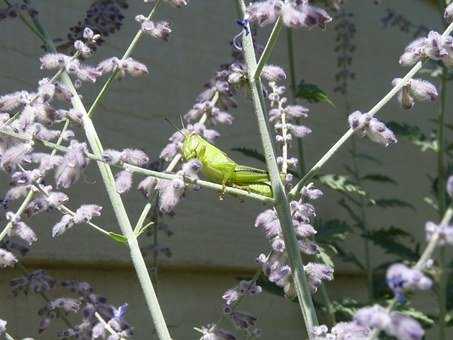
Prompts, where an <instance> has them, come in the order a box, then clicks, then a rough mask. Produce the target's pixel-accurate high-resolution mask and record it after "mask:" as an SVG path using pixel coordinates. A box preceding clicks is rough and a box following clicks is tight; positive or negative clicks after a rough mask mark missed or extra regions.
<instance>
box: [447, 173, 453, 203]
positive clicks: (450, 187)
mask: <svg viewBox="0 0 453 340" xmlns="http://www.w3.org/2000/svg"><path fill="white" fill-rule="evenodd" d="M447 193H448V196H450V197H452V198H453V176H450V177H448V181H447Z"/></svg>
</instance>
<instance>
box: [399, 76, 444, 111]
mask: <svg viewBox="0 0 453 340" xmlns="http://www.w3.org/2000/svg"><path fill="white" fill-rule="evenodd" d="M400 82H401V78H395V79H393V81H392V85H393V86H397V85H398V84H399V83H400ZM437 96H438V93H437V89H436V87H435V86H434V85H433V84H431V83H430V82H428V81H425V80H422V79H411V80H409V81H408V82H407V84H405V85H404V86H403V88H402V89H401V90H400V92H399V93H398V101H399V102H400V104H401V106H402V107H403V108H404V109H410V108H412V107H413V106H414V104H415V102H416V101H418V102H425V101H431V102H432V101H435V100H436V99H437Z"/></svg>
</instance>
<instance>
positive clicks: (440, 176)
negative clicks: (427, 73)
mask: <svg viewBox="0 0 453 340" xmlns="http://www.w3.org/2000/svg"><path fill="white" fill-rule="evenodd" d="M447 74H448V70H447V69H446V67H443V68H442V81H441V94H440V97H441V98H440V110H439V115H438V118H437V122H438V128H437V146H438V151H437V183H438V186H437V193H438V206H439V215H440V216H442V215H443V214H444V212H445V205H446V201H447V199H446V190H445V186H446V181H447V179H446V175H447V173H446V170H445V113H446V105H447ZM439 267H440V275H439V328H438V330H439V333H438V338H439V340H445V328H446V324H445V318H446V315H447V295H446V294H447V280H448V270H447V263H446V254H445V247H442V248H441V249H440V255H439Z"/></svg>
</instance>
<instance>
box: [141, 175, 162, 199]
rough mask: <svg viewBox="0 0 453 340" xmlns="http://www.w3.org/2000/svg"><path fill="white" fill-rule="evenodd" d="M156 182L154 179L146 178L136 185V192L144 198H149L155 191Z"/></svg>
mask: <svg viewBox="0 0 453 340" xmlns="http://www.w3.org/2000/svg"><path fill="white" fill-rule="evenodd" d="M157 182H158V180H157V179H156V178H154V177H151V176H148V177H146V178H145V179H144V180H143V181H141V182H140V183H139V185H138V190H139V191H140V192H141V193H142V194H143V195H145V197H146V198H149V197H150V196H151V194H152V193H153V192H154V190H155V189H156V186H157Z"/></svg>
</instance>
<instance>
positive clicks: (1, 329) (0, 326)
mask: <svg viewBox="0 0 453 340" xmlns="http://www.w3.org/2000/svg"><path fill="white" fill-rule="evenodd" d="M7 324H8V323H7V322H6V321H5V320H2V319H0V335H4V334H5V332H6V325H7Z"/></svg>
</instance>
